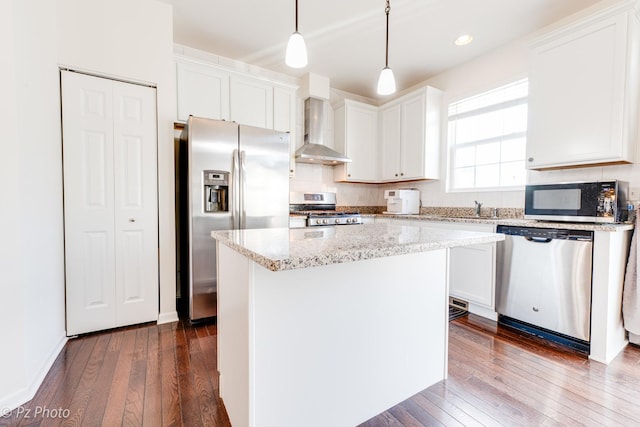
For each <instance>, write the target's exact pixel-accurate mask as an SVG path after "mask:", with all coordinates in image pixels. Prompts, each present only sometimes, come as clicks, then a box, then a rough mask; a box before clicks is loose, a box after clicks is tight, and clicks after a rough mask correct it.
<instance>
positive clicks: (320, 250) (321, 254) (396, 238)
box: [211, 224, 504, 271]
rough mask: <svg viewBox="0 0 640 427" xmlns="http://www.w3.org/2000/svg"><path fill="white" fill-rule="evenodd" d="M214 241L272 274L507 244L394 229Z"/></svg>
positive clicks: (317, 230) (250, 234) (471, 235)
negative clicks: (390, 257) (409, 254)
mask: <svg viewBox="0 0 640 427" xmlns="http://www.w3.org/2000/svg"><path fill="white" fill-rule="evenodd" d="M211 237H213V238H214V239H216V240H218V241H219V242H220V243H221V244H224V245H226V246H228V247H230V248H232V249H234V250H235V251H237V252H239V253H241V254H243V255H245V256H246V257H248V258H249V259H251V260H252V261H254V262H256V263H257V264H260V265H262V266H263V267H265V268H267V269H269V270H271V271H282V270H294V269H300V268H308V267H317V266H322V265H330V264H339V263H344V262H351V261H358V260H365V259H372V258H382V257H388V256H393V255H402V254H408V253H415V252H425V251H430V250H437V249H445V248H452V247H456V246H466V245H472V244H480V243H491V242H496V241H500V240H504V235H503V234H494V233H477V232H471V231H462V230H440V229H437V228H433V227H426V226H425V227H420V226H414V225H394V224H362V225H350V226H327V227H313V228H297V229H296V228H292V229H289V228H265V229H253V230H224V231H212V232H211Z"/></svg>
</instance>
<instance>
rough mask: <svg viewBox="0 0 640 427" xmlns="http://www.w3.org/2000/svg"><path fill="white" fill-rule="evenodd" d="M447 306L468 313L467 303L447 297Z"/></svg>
mask: <svg viewBox="0 0 640 427" xmlns="http://www.w3.org/2000/svg"><path fill="white" fill-rule="evenodd" d="M449 306H450V307H455V308H459V309H460V310H464V311H469V303H468V302H467V301H465V300H461V299H459V298H455V297H449Z"/></svg>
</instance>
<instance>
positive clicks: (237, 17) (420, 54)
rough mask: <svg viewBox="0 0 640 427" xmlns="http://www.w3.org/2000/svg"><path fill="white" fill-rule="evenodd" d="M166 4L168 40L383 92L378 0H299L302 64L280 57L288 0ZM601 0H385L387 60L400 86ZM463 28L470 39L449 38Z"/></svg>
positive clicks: (290, 7) (289, 14)
mask: <svg viewBox="0 0 640 427" xmlns="http://www.w3.org/2000/svg"><path fill="white" fill-rule="evenodd" d="M162 1H164V2H165V3H170V4H172V5H173V24H174V29H173V32H174V42H175V43H178V44H181V45H185V46H189V47H193V48H196V49H200V50H204V51H207V52H211V53H214V54H217V55H221V56H224V57H227V58H232V59H236V60H239V61H242V62H246V63H249V64H253V65H257V66H260V67H262V68H267V69H270V70H274V71H277V72H281V73H285V74H288V75H291V76H296V77H300V76H302V75H304V74H306V73H308V72H312V73H316V74H320V75H323V76H327V77H329V78H330V80H331V87H333V88H337V89H340V90H343V91H346V92H350V93H354V94H358V95H362V96H366V97H369V98H373V99H378V98H380V97H379V96H378V95H376V93H375V88H376V84H377V79H378V75H379V73H380V70H381V69H382V68H383V67H384V59H385V58H384V54H385V50H384V49H385V22H386V21H385V14H384V7H385V1H384V0H348V1H344V0H322V1H318V0H316V1H304V0H299V14H298V16H299V18H298V19H299V25H298V26H299V31H300V33H301V34H302V35H303V36H304V39H305V41H306V44H307V50H308V56H309V64H308V65H307V67H305V68H303V69H299V70H295V69H292V68H288V67H287V66H286V65H285V64H284V53H285V48H286V43H287V40H288V38H289V35H290V34H291V33H292V32H293V31H294V28H295V1H294V0H269V1H264V0H228V1H222V0H162ZM599 1H600V0H391V4H390V5H391V12H390V24H389V25H390V28H389V33H390V34H389V39H390V41H389V66H390V67H391V68H392V69H393V72H394V74H395V77H396V83H397V87H398V90H399V91H400V90H403V89H406V88H408V87H411V86H413V85H415V84H417V83H420V82H422V81H424V80H427V79H428V78H430V77H431V76H434V75H436V74H439V73H441V72H443V71H445V70H447V69H450V68H452V67H455V66H457V65H459V64H462V63H464V62H467V61H469V60H471V59H473V58H475V57H477V56H480V55H482V54H485V53H487V52H490V51H492V50H494V49H495V48H497V47H500V46H502V45H505V44H508V43H509V42H511V41H513V40H516V39H518V38H520V37H522V36H525V35H527V34H529V33H532V32H534V31H536V30H538V29H540V28H542V27H544V26H546V25H548V24H551V23H553V22H555V21H557V20H559V19H561V18H563V17H565V16H568V15H570V14H572V13H574V12H577V11H579V10H581V9H584V8H586V7H588V6H591V5H593V4H595V3H598V2H599ZM464 33H469V34H472V35H473V37H474V41H473V43H471V44H470V45H467V46H464V47H457V46H455V45H454V44H453V40H454V39H455V38H456V37H458V36H459V35H461V34H464Z"/></svg>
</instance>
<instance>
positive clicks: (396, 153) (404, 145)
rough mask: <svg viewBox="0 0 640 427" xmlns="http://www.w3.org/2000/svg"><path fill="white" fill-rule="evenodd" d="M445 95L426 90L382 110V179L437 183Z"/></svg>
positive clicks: (403, 98)
mask: <svg viewBox="0 0 640 427" xmlns="http://www.w3.org/2000/svg"><path fill="white" fill-rule="evenodd" d="M441 102H442V92H441V91H440V90H438V89H435V88H432V87H426V88H423V89H420V90H418V91H417V92H413V93H411V94H409V95H406V96H404V97H402V98H399V99H397V100H395V101H392V102H389V103H387V104H385V105H384V106H382V107H381V108H380V179H381V181H406V180H414V179H437V178H438V174H439V167H438V165H439V147H440V111H441Z"/></svg>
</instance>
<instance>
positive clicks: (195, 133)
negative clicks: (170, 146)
mask: <svg viewBox="0 0 640 427" xmlns="http://www.w3.org/2000/svg"><path fill="white" fill-rule="evenodd" d="M289 156H290V155H289V134H288V133H284V132H277V131H273V130H269V129H261V128H256V127H252V126H244V125H238V124H236V123H233V122H227V121H220V120H212V119H206V118H200V117H193V116H190V117H189V119H188V121H187V123H186V125H185V128H184V130H183V131H182V134H181V136H180V141H179V148H178V152H177V156H176V158H177V162H176V167H177V171H176V180H177V182H176V190H177V193H178V194H177V197H176V202H177V207H178V209H177V210H176V214H177V216H178V218H177V223H178V224H179V226H178V234H177V236H176V237H177V241H178V251H177V253H178V255H177V256H178V270H179V278H180V288H179V289H180V301H181V304H180V305H181V306H182V307H181V311H182V312H183V315H184V314H186V312H187V310H188V315H189V319H190V320H191V321H192V322H195V321H199V320H204V319H207V318H211V317H214V316H216V306H217V273H216V270H217V268H216V245H215V240H214V239H213V238H211V231H212V230H230V229H248V228H272V227H288V226H289Z"/></svg>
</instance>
